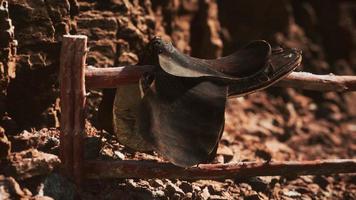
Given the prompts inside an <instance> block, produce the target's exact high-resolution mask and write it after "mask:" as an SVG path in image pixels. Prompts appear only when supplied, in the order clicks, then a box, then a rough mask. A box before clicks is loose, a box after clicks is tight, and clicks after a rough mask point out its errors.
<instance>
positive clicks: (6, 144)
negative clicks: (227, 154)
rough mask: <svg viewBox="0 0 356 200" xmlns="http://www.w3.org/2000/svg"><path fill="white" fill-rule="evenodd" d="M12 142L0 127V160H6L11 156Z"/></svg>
mask: <svg viewBox="0 0 356 200" xmlns="http://www.w3.org/2000/svg"><path fill="white" fill-rule="evenodd" d="M10 151H11V142H10V141H9V140H8V139H7V137H6V135H5V130H4V129H3V128H2V127H0V160H1V159H6V158H8V156H9V155H10Z"/></svg>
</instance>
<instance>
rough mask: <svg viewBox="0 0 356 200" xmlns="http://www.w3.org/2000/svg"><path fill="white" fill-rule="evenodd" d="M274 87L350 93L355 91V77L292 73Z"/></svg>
mask: <svg viewBox="0 0 356 200" xmlns="http://www.w3.org/2000/svg"><path fill="white" fill-rule="evenodd" d="M275 86H278V87H293V88H298V89H303V90H315V91H336V92H351V91H356V76H336V75H334V74H329V75H316V74H312V73H308V72H293V73H291V74H290V75H289V76H287V77H286V78H285V79H283V80H281V81H280V82H278V83H277V84H276V85H275Z"/></svg>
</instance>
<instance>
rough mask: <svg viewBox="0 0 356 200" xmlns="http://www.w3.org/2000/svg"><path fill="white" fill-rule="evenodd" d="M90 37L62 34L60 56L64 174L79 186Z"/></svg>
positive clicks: (61, 140)
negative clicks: (88, 42) (86, 62)
mask: <svg viewBox="0 0 356 200" xmlns="http://www.w3.org/2000/svg"><path fill="white" fill-rule="evenodd" d="M86 51H87V37H86V36H83V35H65V36H63V41H62V49H61V56H60V61H61V63H60V89H61V94H60V97H61V135H60V142H61V143H60V158H61V162H62V164H63V168H64V172H65V175H66V176H68V177H70V178H72V177H74V179H75V181H76V183H77V184H78V185H80V183H81V177H82V169H81V168H82V165H83V137H84V135H85V134H84V124H85V123H84V122H85V116H84V109H85V71H84V69H85V61H86Z"/></svg>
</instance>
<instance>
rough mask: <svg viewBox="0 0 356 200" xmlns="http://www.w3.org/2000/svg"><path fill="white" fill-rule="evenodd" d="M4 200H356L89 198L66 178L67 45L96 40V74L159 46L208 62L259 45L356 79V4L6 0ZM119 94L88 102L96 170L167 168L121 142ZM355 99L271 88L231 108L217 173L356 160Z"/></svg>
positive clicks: (348, 195) (97, 192) (313, 190)
mask: <svg viewBox="0 0 356 200" xmlns="http://www.w3.org/2000/svg"><path fill="white" fill-rule="evenodd" d="M0 3H1V4H0V69H1V71H0V200H2V199H78V198H81V199H251V200H254V199H356V176H355V174H347V175H332V176H302V177H254V178H248V179H241V178H236V179H228V180H223V181H211V180H199V181H184V180H167V179H150V180H136V179H124V180H121V179H116V180H102V181H86V182H85V185H84V187H83V188H82V189H81V190H78V188H76V187H75V185H74V184H73V183H72V182H71V181H69V180H67V179H66V178H65V177H63V176H61V175H60V174H59V172H58V171H59V170H58V166H59V163H60V161H59V159H58V157H57V156H58V152H59V150H58V146H59V126H60V121H59V118H60V106H59V102H60V100H59V88H58V85H59V84H58V69H59V62H60V60H59V51H60V44H61V40H62V35H63V34H67V33H71V34H85V35H87V36H88V37H89V47H90V52H89V54H88V59H87V63H88V64H91V65H95V66H96V67H113V66H120V65H127V64H137V63H139V62H142V57H143V49H144V47H145V46H146V45H147V43H148V41H149V39H150V38H152V37H153V36H154V35H160V36H161V37H163V38H164V39H166V40H171V41H172V42H173V43H174V45H175V46H176V47H177V48H179V49H180V50H181V51H183V52H185V53H187V54H190V55H193V56H196V57H201V58H216V57H219V56H222V55H226V54H229V53H231V52H232V51H234V50H236V49H238V48H239V47H241V46H242V45H244V44H246V43H247V42H248V41H250V40H254V39H265V40H267V41H269V42H270V43H271V44H272V45H282V46H285V47H294V48H300V49H302V50H303V64H302V66H301V67H300V68H299V69H298V70H303V71H307V72H313V73H317V74H327V73H334V74H337V75H355V72H356V59H355V58H356V25H355V23H356V15H355V13H356V3H355V2H354V1H348V0H345V1H334V0H313V1H312V0H303V1H293V0H267V1H259V0H250V1H240V0H236V1H229V0H219V1H215V0H179V1H176V0H169V1H157V0H100V1H94V0H78V1H77V0H65V1H56V0H46V1H38V0H21V1H19V0H8V1H4V0H0ZM114 92H115V91H113V90H103V91H94V90H93V91H88V102H87V108H88V109H87V119H88V121H87V133H88V135H89V136H90V138H89V139H87V141H86V152H85V154H86V158H88V159H103V160H115V159H118V160H124V159H148V160H161V159H162V158H160V157H159V155H157V154H155V153H153V154H144V153H139V152H134V151H132V150H129V149H127V148H125V147H124V146H122V145H120V144H119V143H118V142H117V139H116V138H115V136H113V135H112V134H111V117H112V116H111V106H112V100H113V94H114ZM355 100H356V93H345V94H341V93H336V92H328V93H320V92H315V91H301V90H298V89H292V88H277V87H271V88H269V89H267V90H266V91H262V92H258V93H254V94H251V95H248V96H245V97H242V98H236V99H230V100H229V101H228V105H227V109H226V124H225V131H224V134H223V137H222V140H221V142H220V145H219V149H218V155H217V158H216V160H215V162H219V163H229V162H239V161H247V160H248V161H256V160H257V161H264V160H269V159H272V160H275V161H284V160H314V159H326V158H327V159H333V158H352V159H356V104H355V103H354V102H355Z"/></svg>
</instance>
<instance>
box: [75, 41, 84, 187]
mask: <svg viewBox="0 0 356 200" xmlns="http://www.w3.org/2000/svg"><path fill="white" fill-rule="evenodd" d="M71 37H73V36H71ZM74 38H75V42H76V46H75V47H76V53H75V54H74V62H73V65H72V83H73V91H74V97H73V100H74V127H73V160H74V162H73V174H74V178H75V182H76V184H77V185H78V186H80V185H81V183H82V178H83V170H82V167H83V161H84V136H85V100H86V91H85V67H86V64H85V63H86V52H87V36H74Z"/></svg>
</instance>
